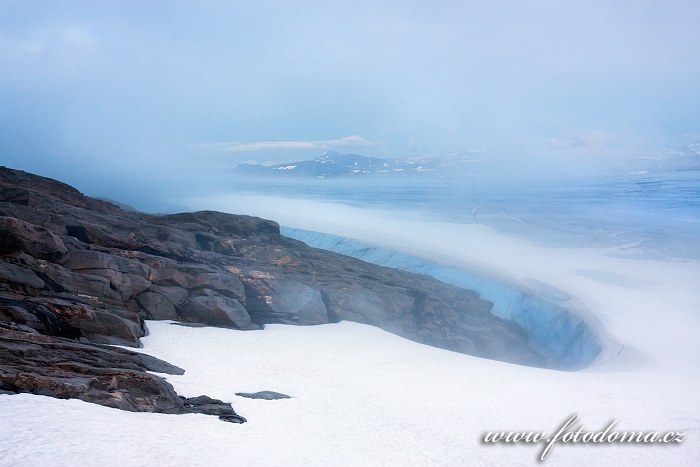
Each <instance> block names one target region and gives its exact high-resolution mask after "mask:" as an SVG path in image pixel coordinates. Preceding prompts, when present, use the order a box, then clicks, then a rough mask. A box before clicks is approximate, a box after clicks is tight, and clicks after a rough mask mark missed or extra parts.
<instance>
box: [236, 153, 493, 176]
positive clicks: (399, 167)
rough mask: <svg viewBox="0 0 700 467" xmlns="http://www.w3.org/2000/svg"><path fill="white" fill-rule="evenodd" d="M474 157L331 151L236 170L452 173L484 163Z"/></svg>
mask: <svg viewBox="0 0 700 467" xmlns="http://www.w3.org/2000/svg"><path fill="white" fill-rule="evenodd" d="M475 156H476V155H475V154H473V153H457V154H454V155H452V156H451V157H446V158H443V157H441V158H415V159H397V158H394V159H382V158H379V157H367V156H361V155H359V154H340V153H337V152H333V151H328V152H326V153H324V154H323V155H321V156H320V157H317V158H316V159H311V160H304V161H298V162H287V163H284V164H276V165H262V164H241V165H239V166H237V167H236V168H235V169H234V172H235V173H236V174H238V175H249V176H256V177H316V178H338V177H348V176H363V175H368V174H385V175H386V174H391V175H397V176H418V175H425V174H432V175H440V176H449V175H456V174H458V173H463V172H464V169H465V168H466V167H467V166H469V165H472V166H473V165H474V164H475V163H479V162H481V160H480V159H479V158H478V157H475Z"/></svg>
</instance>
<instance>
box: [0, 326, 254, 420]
mask: <svg viewBox="0 0 700 467" xmlns="http://www.w3.org/2000/svg"><path fill="white" fill-rule="evenodd" d="M0 324H2V325H1V326H0V355H2V357H3V358H2V360H0V393H6V394H7V393H19V392H31V393H34V394H40V395H49V396H53V397H57V398H60V399H69V398H75V399H82V400H84V401H88V402H95V403H98V404H101V405H104V406H107V407H113V408H116V409H122V410H128V411H130V412H161V413H170V414H180V413H205V414H209V415H218V416H220V418H222V419H224V420H225V421H230V422H236V423H242V422H245V419H244V418H242V417H240V416H238V415H237V414H236V413H235V412H234V410H233V408H232V407H231V405H230V404H226V403H224V402H222V401H219V400H216V399H210V398H208V397H206V396H199V397H196V398H190V399H186V398H183V397H179V396H178V395H177V394H176V393H175V390H174V389H173V387H172V386H171V385H170V384H169V383H168V382H167V381H165V380H164V379H163V378H160V377H158V376H155V375H152V374H150V373H147V371H155V372H158V373H166V374H174V375H181V374H182V373H184V371H183V370H182V369H180V368H178V367H176V366H173V365H171V364H169V363H166V362H164V361H162V360H158V359H157V358H154V357H151V356H149V355H144V354H139V353H136V352H130V351H128V350H124V349H120V348H115V347H105V346H100V345H97V344H92V343H87V342H79V341H75V340H70V339H66V338H61V337H51V336H44V335H41V334H38V333H37V332H36V331H33V330H32V329H31V328H29V327H27V326H22V325H16V326H13V325H10V324H7V323H0ZM12 328H14V329H12Z"/></svg>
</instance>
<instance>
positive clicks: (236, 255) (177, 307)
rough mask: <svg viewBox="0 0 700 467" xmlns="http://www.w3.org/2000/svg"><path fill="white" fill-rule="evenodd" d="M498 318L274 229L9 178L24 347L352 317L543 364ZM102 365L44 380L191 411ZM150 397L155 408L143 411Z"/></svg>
mask: <svg viewBox="0 0 700 467" xmlns="http://www.w3.org/2000/svg"><path fill="white" fill-rule="evenodd" d="M490 308H491V304H490V303H488V302H485V301H483V300H481V299H479V298H478V295H477V294H476V293H474V292H472V291H469V290H464V289H460V288H458V287H454V286H451V285H447V284H444V283H441V282H439V281H437V280H434V279H431V278H429V277H425V276H418V275H415V274H410V273H406V272H402V271H399V270H396V269H391V268H384V267H380V266H376V265H371V264H368V263H364V262H362V261H359V260H356V259H353V258H349V257H346V256H342V255H338V254H335V253H332V252H328V251H323V250H318V249H314V248H310V247H308V246H307V245H305V244H303V243H301V242H299V241H296V240H292V239H289V238H286V237H283V236H282V235H280V233H279V226H278V225H277V224H276V223H275V222H272V221H268V220H264V219H259V218H255V217H250V216H238V215H231V214H224V213H219V212H212V211H202V212H194V213H183V214H173V215H166V216H156V215H148V214H143V213H139V212H133V211H124V210H122V209H120V208H119V207H118V206H116V205H114V204H112V203H109V202H107V201H102V200H98V199H93V198H89V197H87V196H84V195H82V194H81V193H80V192H78V191H77V190H75V189H74V188H72V187H70V186H68V185H66V184H63V183H61V182H58V181H55V180H51V179H48V178H44V177H39V176H36V175H32V174H28V173H25V172H21V171H17V170H12V169H8V168H4V167H2V168H0V326H1V327H4V328H6V329H9V330H12V332H13V334H12V336H15V337H12V338H10V337H6V339H19V337H17V336H18V335H19V334H26V335H27V336H29V337H31V338H32V339H39V337H37V335H41V336H43V337H42V338H43V339H47V341H46V342H44V344H42V345H43V346H44V347H42V348H44V349H48V348H49V347H46V346H47V345H48V344H47V342H49V341H51V340H52V339H53V340H56V342H61V343H62V344H61V345H63V346H64V347H63V348H68V347H65V345H67V344H66V342H65V340H66V339H69V340H73V342H77V341H78V340H79V341H80V345H91V346H92V347H90V348H97V347H95V345H96V344H121V345H127V346H138V341H139V338H140V337H142V336H143V335H144V334H145V332H146V329H145V327H144V323H143V321H144V319H172V320H177V321H181V322H183V323H189V324H192V325H197V324H202V325H211V326H222V327H229V328H234V329H241V330H247V329H260V328H261V327H262V326H263V325H264V324H267V323H284V324H297V325H313V324H321V323H328V322H337V321H340V320H351V321H357V322H361V323H366V324H371V325H375V326H378V327H381V328H383V329H385V330H387V331H390V332H393V333H396V334H398V335H401V336H404V337H407V338H409V339H412V340H415V341H418V342H422V343H426V344H430V345H434V346H437V347H442V348H446V349H450V350H455V351H458V352H463V353H468V354H472V355H477V356H481V357H486V358H493V359H498V360H504V361H509V362H515V363H521V364H527V365H542V364H543V361H542V359H541V358H540V357H539V356H538V355H537V354H536V353H535V352H533V351H532V350H531V349H530V348H529V346H528V339H527V336H526V335H525V333H524V331H523V330H522V329H521V328H519V327H518V326H516V325H514V324H512V323H509V322H506V321H504V320H502V319H500V318H497V317H495V316H494V315H492V314H491V313H490ZM8 332H9V331H8ZM29 337H27V339H29ZM83 341H85V342H83ZM22 342H24V341H22ZM42 342H43V341H42ZM17 345H19V344H17ZM23 345H25V346H26V345H29V344H28V343H26V342H25V343H24V344H22V345H19V347H17V346H14V347H13V346H5V347H3V348H2V349H1V350H0V351H1V352H2V354H1V355H0V357H2V359H0V361H1V362H3V363H4V362H6V361H10V360H11V359H12V358H14V357H11V354H13V353H16V352H19V350H18V349H20V348H23V347H22V346H23ZM31 345H32V346H34V347H37V346H39V347H41V346H40V345H39V344H37V343H36V342H32V344H31ZM34 347H33V348H34ZM57 348H58V347H57ZM70 348H71V349H73V347H70ZM45 351H46V350H45ZM75 351H76V352H78V350H75ZM46 352H47V351H46ZM65 352H68V351H67V350H66V351H65ZM66 355H67V354H66ZM15 360H16V359H15ZM15 360H13V361H15ZM65 361H66V362H70V361H71V359H70V358H68V357H67V356H66V358H65ZM17 364H18V363H17ZM37 364H38V362H37ZM85 365H86V366H88V367H90V368H93V370H94V371H93V373H90V372H89V371H88V370H86V369H85V367H84V366H85ZM90 365H92V363H90V362H88V363H85V364H84V366H83V367H80V371H83V372H84V373H80V372H79V371H78V372H77V373H76V371H77V370H76V368H77V367H76V368H73V367H70V368H69V370H70V372H72V373H71V375H73V373H76V374H77V375H78V376H75V375H73V376H69V377H66V378H63V379H61V378H59V377H58V376H56V373H55V372H56V371H58V370H57V367H56V366H55V365H52V366H46V365H45V366H43V367H37V368H43V369H37V370H36V371H34V374H35V378H40V379H42V381H50V382H51V384H49V386H50V387H52V388H54V393H55V394H56V395H57V396H63V395H67V397H80V396H78V394H79V393H81V392H82V393H83V394H84V397H87V398H91V399H92V400H93V401H94V402H98V403H105V405H109V404H114V405H113V406H116V405H120V408H125V407H133V408H134V409H135V410H148V408H151V409H152V410H159V411H171V410H172V411H177V410H181V411H186V410H185V409H184V405H182V404H180V405H177V404H176V402H173V401H174V400H175V399H173V394H170V393H169V392H168V391H170V392H172V388H170V389H167V388H168V387H169V386H167V383H165V384H166V386H163V384H162V383H158V384H157V383H156V382H155V381H156V380H157V379H158V378H157V377H155V376H153V375H149V374H147V373H143V375H140V376H138V377H137V376H134V375H133V374H131V373H129V374H130V375H132V376H133V378H132V379H136V380H138V381H139V382H140V383H139V384H141V387H142V392H143V396H140V395H139V396H138V397H137V396H130V397H126V396H125V397H122V398H120V396H118V395H116V392H115V393H114V394H113V395H108V394H107V393H109V391H111V389H110V388H111V386H110V384H111V381H113V379H112V378H113V377H114V378H115V380H116V381H117V383H118V385H119V384H122V381H127V380H129V379H130V378H131V376H129V377H127V376H125V375H126V373H120V374H111V373H110V375H109V377H107V376H103V373H104V371H106V370H105V369H104V368H102V367H100V366H99V365H97V366H95V365H92V366H90ZM68 366H70V365H68ZM68 366H66V365H63V366H61V367H60V368H64V367H65V368H68ZM2 371H4V372H7V371H8V370H6V369H5V370H2ZM62 371H63V370H62ZM65 371H68V370H65ZM110 371H111V370H110ZM123 371H125V372H128V371H131V372H134V371H142V370H136V369H124V370H123ZM19 373H21V374H32V371H31V369H30V368H29V367H26V368H24V369H22V371H20V372H19ZM3 374H6V373H3ZM7 374H11V373H7ZM81 374H82V375H83V376H80V375H81ZM85 374H90V375H92V376H89V377H88V376H85ZM3 378H4V379H3V381H6V380H7V378H9V377H3ZM12 378H14V379H12V381H15V380H17V377H16V376H13V377H12ZM47 378H48V379H47ZM51 378H53V379H51ZM90 378H96V379H95V380H94V381H95V382H93V383H90V384H93V385H94V387H95V388H97V389H95V390H96V391H97V392H95V393H94V394H100V395H99V396H95V397H92V396H89V397H88V396H85V394H93V392H91V390H90V387H92V386H90V384H88V383H87V382H86V381H88V380H89V381H93V380H90ZM28 381H31V378H30V379H29V380H28ZM57 381H64V382H65V388H60V387H59V386H60V384H59V383H58V382H57ZM108 383H109V384H108ZM163 383H164V382H163ZM3 384H4V385H5V386H3V387H0V390H7V389H6V388H7V387H11V388H15V389H16V388H18V387H19V388H20V389H21V390H23V391H24V390H26V391H30V392H37V393H38V392H41V391H45V390H44V389H39V388H41V387H43V386H42V385H33V383H31V384H30V383H29V382H28V383H26V384H23V385H20V386H17V385H14V386H11V385H9V383H7V382H4V383H3ZM13 384H14V383H13ZM47 384H48V383H47ZM123 384H126V383H123ZM159 384H160V385H159ZM156 388H160V389H158V390H156ZM164 388H165V389H164ZM10 390H14V389H10ZM99 391H103V392H99ZM104 391H106V393H105V392H104ZM114 391H118V390H117V389H114ZM149 391H151V392H149ZM157 391H162V395H161V396H157V395H156V392H157ZM126 393H128V394H141V393H139V392H138V391H137V392H134V393H132V392H130V391H127V392H126ZM149 394H150V395H149ZM141 397H143V398H144V400H145V401H147V402H143V403H141V402H139V403H134V402H133V401H134V399H135V398H141ZM86 400H87V399H86ZM139 400H140V399H139ZM103 401H109V402H103ZM176 407H177V409H176Z"/></svg>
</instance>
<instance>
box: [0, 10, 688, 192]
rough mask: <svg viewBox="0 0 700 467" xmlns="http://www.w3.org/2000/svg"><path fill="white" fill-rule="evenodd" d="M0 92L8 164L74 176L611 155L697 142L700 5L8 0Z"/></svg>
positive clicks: (2, 150) (1, 140) (0, 145)
mask: <svg viewBox="0 0 700 467" xmlns="http://www.w3.org/2000/svg"><path fill="white" fill-rule="evenodd" d="M0 102H1V104H2V105H1V107H0V163H2V164H5V165H9V166H12V167H17V168H22V169H25V170H31V171H35V172H39V173H42V174H45V175H49V176H54V177H62V178H64V179H67V180H68V181H72V182H74V183H75V182H76V180H78V179H79V178H80V177H89V178H91V179H94V180H98V181H100V183H102V182H104V183H114V180H115V179H118V178H120V177H130V178H131V179H139V178H141V179H146V178H148V177H152V176H153V175H154V174H162V175H164V176H173V177H175V176H176V175H177V174H181V173H182V172H183V171H187V170H188V169H192V170H194V168H198V169H202V168H203V167H212V168H217V169H220V168H225V167H230V166H233V165H236V164H237V163H239V162H242V161H247V160H257V161H273V160H274V161H284V160H295V159H299V158H306V157H312V156H316V155H319V154H321V153H322V152H324V151H326V150H328V149H332V150H337V151H341V152H356V153H361V154H366V155H378V156H408V155H414V154H423V153H442V152H447V151H457V150H468V149H474V148H489V149H492V150H498V151H501V152H503V151H505V152H508V151H510V153H512V157H520V156H518V155H522V154H530V155H533V154H535V155H536V154H539V153H543V154H544V153H546V152H547V151H552V148H558V149H557V151H558V152H557V157H569V156H568V155H567V154H568V153H567V151H566V149H567V148H570V147H574V148H576V149H577V150H579V152H581V151H580V149H581V148H587V149H588V151H589V153H587V157H588V156H590V155H591V154H605V157H615V154H624V153H629V152H634V151H638V150H639V151H642V150H647V148H649V147H657V146H658V147H660V146H663V145H682V144H689V143H691V142H694V141H698V140H700V1H697V0H687V1H673V0H657V1H644V0H609V1H595V0H588V1H565V0H556V1H555V0H552V1H546V0H542V1H539V0H515V1H496V0H486V1H469V0H464V1H453V2H445V1H435V0H430V1H427V0H426V1H420V2H419V1H405V0H397V1H392V2H382V1H360V0H354V1H337V2H333V1H320V0H319V1H282V0H279V1H247V2H242V1H241V2H236V1H221V2H214V1H200V2H195V1H126V2H124V1H97V0H90V1H85V2H81V1H58V0H51V1H49V0H42V1H29V0H17V1H14V0H0ZM562 148H563V149H562ZM574 152H575V151H574ZM611 155H612V156H611ZM522 157H525V156H522ZM571 157H575V156H571ZM601 157H603V156H601Z"/></svg>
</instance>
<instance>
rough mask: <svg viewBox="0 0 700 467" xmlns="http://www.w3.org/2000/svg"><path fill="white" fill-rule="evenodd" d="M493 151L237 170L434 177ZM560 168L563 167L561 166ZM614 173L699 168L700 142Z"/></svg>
mask: <svg viewBox="0 0 700 467" xmlns="http://www.w3.org/2000/svg"><path fill="white" fill-rule="evenodd" d="M490 156H492V155H490V154H486V153H480V152H456V153H452V154H450V155H443V156H422V157H413V158H390V159H389V158H387V159H384V158H380V157H368V156H362V155H359V154H341V153H338V152H333V151H328V152H326V153H324V154H323V155H321V156H320V157H317V158H315V159H309V160H303V161H296V162H286V163H283V164H275V165H264V164H240V165H238V166H237V167H236V168H235V169H234V173H235V174H237V175H243V176H251V177H263V178H273V177H288V178H309V177H311V178H321V179H323V178H343V177H361V176H371V175H382V176H393V177H420V176H425V175H431V176H433V177H440V178H448V177H455V176H462V175H465V174H472V175H474V174H478V173H482V174H483V173H488V171H489V170H500V169H503V168H504V166H503V165H502V163H503V161H501V163H500V164H501V165H499V162H497V160H493V159H492V158H491V157H490ZM512 163H513V164H512V166H510V167H509V169H510V170H511V171H513V170H517V167H519V166H518V164H519V163H520V161H519V160H518V159H517V158H515V159H513V161H512ZM560 168H561V166H560ZM610 169H611V170H613V171H614V172H617V173H620V174H627V175H644V174H648V173H662V172H677V171H695V170H700V144H697V143H696V144H691V145H689V146H683V147H666V148H664V149H662V150H659V151H658V153H656V154H654V153H651V154H647V155H640V156H638V157H634V158H627V159H622V160H621V161H620V162H619V163H618V165H617V166H614V165H611V166H610Z"/></svg>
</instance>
